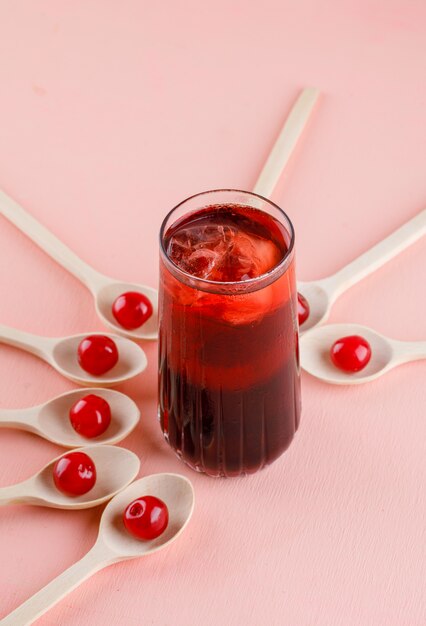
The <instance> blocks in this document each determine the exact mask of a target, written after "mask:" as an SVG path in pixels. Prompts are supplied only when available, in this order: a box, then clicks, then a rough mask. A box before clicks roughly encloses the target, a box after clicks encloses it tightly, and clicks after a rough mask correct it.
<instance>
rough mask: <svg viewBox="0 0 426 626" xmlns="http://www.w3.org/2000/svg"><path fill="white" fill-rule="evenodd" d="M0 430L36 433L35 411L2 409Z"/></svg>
mask: <svg viewBox="0 0 426 626" xmlns="http://www.w3.org/2000/svg"><path fill="white" fill-rule="evenodd" d="M0 428H16V429H18V430H29V431H31V432H36V431H37V429H36V423H35V418H34V411H33V409H0Z"/></svg>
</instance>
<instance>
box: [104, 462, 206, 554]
mask: <svg viewBox="0 0 426 626" xmlns="http://www.w3.org/2000/svg"><path fill="white" fill-rule="evenodd" d="M147 495H152V496H156V497H157V498H160V500H163V502H165V504H166V505H167V508H168V511H169V523H168V526H167V528H166V530H165V531H164V532H163V533H162V534H161V535H160V536H159V537H157V538H156V539H152V540H150V541H140V540H138V539H135V538H134V537H133V536H132V535H130V534H129V533H128V532H127V531H126V529H125V527H124V524H123V520H122V517H123V511H124V510H125V508H126V507H127V505H128V504H130V502H132V501H133V500H135V499H136V498H139V497H141V496H147ZM193 509H194V490H193V487H192V485H191V483H190V481H189V480H188V479H187V478H185V477H184V476H180V475H179V474H153V475H151V476H145V477H144V478H141V479H140V480H137V481H136V482H134V483H132V484H131V485H129V486H128V487H126V489H124V490H123V491H121V492H120V493H119V494H117V495H116V496H115V497H114V499H113V500H111V502H109V504H108V505H107V507H106V508H105V511H104V513H103V515H102V519H101V524H100V530H99V537H100V538H102V540H103V542H104V543H105V544H106V545H107V546H108V547H109V548H110V549H111V550H112V551H113V552H115V553H117V554H119V555H120V560H121V559H122V558H127V559H129V558H135V557H138V556H144V555H147V554H151V553H152V552H156V551H157V550H160V549H161V548H164V547H165V546H166V545H168V544H169V543H171V542H172V541H174V540H175V539H176V538H177V537H178V536H179V535H180V534H181V532H182V531H183V530H184V528H185V526H186V525H187V523H188V522H189V519H190V517H191V515H192V512H193Z"/></svg>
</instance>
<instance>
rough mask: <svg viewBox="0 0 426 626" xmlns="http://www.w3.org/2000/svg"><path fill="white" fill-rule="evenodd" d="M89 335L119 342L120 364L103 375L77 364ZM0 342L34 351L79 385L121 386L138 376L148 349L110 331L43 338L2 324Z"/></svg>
mask: <svg viewBox="0 0 426 626" xmlns="http://www.w3.org/2000/svg"><path fill="white" fill-rule="evenodd" d="M88 335H105V336H107V337H109V338H110V339H112V340H113V341H114V342H115V344H116V345H117V349H118V353H119V359H118V363H117V364H116V365H115V366H114V367H113V368H112V369H111V370H110V371H109V372H106V373H105V374H102V375H100V376H93V375H92V374H89V373H87V372H86V371H85V370H83V369H82V368H81V367H80V365H79V363H78V359H77V349H78V345H79V343H80V342H81V341H82V339H84V338H85V337H87V336H88ZM0 343H6V344H8V345H10V346H14V347H15V348H20V349H21V350H26V351H27V352H31V354H34V355H35V356H38V357H39V358H40V359H43V360H44V361H46V363H49V365H51V366H52V367H53V368H55V369H56V371H58V372H59V373H60V374H62V376H65V377H66V378H69V379H70V380H72V381H73V382H75V383H77V384H78V385H85V386H93V385H94V384H96V385H97V386H99V387H109V386H111V385H118V384H120V383H122V382H124V381H126V380H129V379H130V378H133V377H134V376H137V374H140V373H141V372H142V371H143V370H144V369H145V368H146V366H147V359H146V356H145V352H144V351H143V350H142V348H141V347H140V346H138V345H137V344H136V343H134V342H133V341H130V340H129V339H125V338H124V337H119V336H118V335H110V334H108V333H84V334H81V335H72V336H70V337H59V338H58V337H41V336H40V335H33V334H30V333H25V332H23V331H21V330H17V329H16V328H10V327H9V326H3V325H1V324H0Z"/></svg>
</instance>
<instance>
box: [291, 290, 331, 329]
mask: <svg viewBox="0 0 426 626" xmlns="http://www.w3.org/2000/svg"><path fill="white" fill-rule="evenodd" d="M297 290H298V292H299V293H300V294H301V295H302V296H303V297H304V298H305V299H306V300H307V302H308V304H309V316H308V318H307V319H306V320H305V321H304V322H303V324H302V325H301V326H300V332H301V333H304V332H306V331H307V330H310V329H311V328H313V327H314V326H318V325H319V324H321V323H322V322H323V321H325V320H326V319H327V317H328V315H329V313H330V309H331V305H332V301H331V298H330V295H329V293H328V291H327V290H326V289H325V287H323V286H322V284H321V281H317V282H299V281H298V283H297Z"/></svg>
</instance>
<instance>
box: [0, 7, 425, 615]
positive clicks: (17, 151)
mask: <svg viewBox="0 0 426 626" xmlns="http://www.w3.org/2000/svg"><path fill="white" fill-rule="evenodd" d="M425 66H426V5H425V3H424V2H422V1H419V2H404V1H403V0H399V1H397V0H392V1H388V2H381V1H379V0H375V1H373V2H366V1H365V2H360V1H359V0H353V1H346V2H338V1H337V0H336V1H331V0H329V1H325V2H321V3H319V2H315V1H314V0H302V1H299V2H291V1H290V0H285V1H283V0H275V1H274V0H262V1H260V0H259V1H253V2H247V0H244V1H242V0H238V1H235V2H225V0H216V1H215V2H199V1H195V0H191V1H186V2H185V1H182V2H168V3H167V2H166V3H155V2H149V3H148V2H140V1H137V0H134V1H131V0H121V2H105V1H104V2H102V1H101V0H89V1H84V2H83V1H82V0H75V1H74V2H65V1H59V2H58V1H53V0H34V1H33V2H26V1H25V0H3V2H2V3H1V4H0V120H1V124H0V187H1V188H4V189H5V190H6V191H8V192H9V193H10V194H11V195H13V196H14V197H15V198H16V199H17V200H19V201H20V202H21V203H22V204H23V205H24V206H25V207H27V208H28V210H30V211H31V212H32V213H33V214H34V215H35V216H36V217H37V218H38V219H39V220H40V221H41V222H43V223H44V224H46V225H47V226H48V227H49V228H51V229H52V230H53V232H55V233H56V234H57V235H59V237H61V238H62V239H63V240H64V241H65V242H66V243H68V244H69V245H70V246H71V247H72V248H73V249H74V250H75V251H76V252H77V253H79V254H80V255H81V256H82V257H83V258H84V259H86V260H87V261H88V262H90V263H92V264H93V265H94V266H95V267H97V268H98V269H99V270H101V271H103V272H105V273H107V274H111V275H113V276H117V277H121V278H124V279H128V280H134V281H140V282H146V283H148V284H150V285H154V286H155V285H156V283H157V278H158V270H157V256H158V249H157V232H158V229H159V225H160V223H161V220H162V218H163V216H164V215H165V213H166V212H167V211H168V210H169V209H170V208H171V207H172V206H173V205H174V204H175V203H177V202H178V201H180V200H181V199H183V198H184V197H186V196H188V195H190V194H191V193H195V192H197V191H201V190H205V189H209V188H216V187H227V186H234V187H239V188H248V189H250V187H251V186H252V185H253V184H254V182H255V179H256V176H257V174H258V172H259V170H260V167H261V165H262V164H263V161H264V159H265V158H266V155H267V153H268V150H269V149H270V147H271V145H272V143H273V141H274V139H275V137H276V134H277V132H278V130H279V128H280V126H281V124H282V121H283V119H284V117H285V115H286V113H287V112H288V110H289V108H290V106H291V104H292V102H293V101H294V99H295V97H296V96H297V94H298V91H299V90H300V89H301V88H302V87H303V86H306V85H315V86H318V87H319V88H320V89H321V90H322V92H323V97H322V101H321V105H320V106H319V108H318V110H317V112H316V115H315V118H314V119H313V121H312V123H311V125H310V128H309V130H308V132H307V133H306V134H305V136H304V138H303V141H302V142H301V144H300V145H299V147H298V149H297V152H296V154H295V155H294V157H293V159H292V161H291V163H290V164H289V167H288V169H287V171H286V173H285V175H284V177H283V180H282V182H281V184H280V186H279V188H278V189H277V190H276V193H275V194H274V199H275V200H276V201H277V202H279V203H280V204H281V205H282V206H283V207H284V208H285V209H286V210H287V211H288V213H289V214H290V216H291V217H292V219H293V221H294V224H295V227H296V231H297V264H298V275H299V278H301V279H313V278H319V277H322V276H325V275H326V274H327V273H330V272H333V271H335V270H337V269H338V268H339V267H340V266H341V265H342V264H344V263H345V262H348V261H350V260H351V259H352V258H353V257H354V256H355V255H357V254H359V253H361V252H362V251H363V250H365V249H366V247H368V246H369V245H371V244H373V243H374V242H375V241H377V240H378V239H379V238H381V237H383V236H385V235H386V234H388V233H389V232H390V231H391V230H393V229H394V228H396V227H397V226H398V225H399V224H401V223H402V222H403V221H405V220H406V219H408V218H410V217H411V216H413V215H414V214H415V213H416V212H417V211H419V210H420V209H421V208H423V207H424V202H425V200H426V195H425V194H426V185H425V160H426V141H425V138H426V137H425V136H426V133H425V110H426V81H425V70H426V67H425ZM425 267H426V241H420V242H418V243H417V244H416V245H414V246H413V247H412V248H411V249H410V250H409V251H406V252H405V253H404V254H402V255H401V256H400V257H399V258H397V259H396V260H394V261H392V262H391V263H389V264H388V265H387V266H386V267H384V268H383V269H381V270H380V271H379V272H377V273H376V274H375V275H374V276H372V277H370V278H368V279H366V280H365V281H364V282H363V283H362V284H360V285H358V286H356V287H354V288H353V289H352V290H351V291H350V292H348V293H347V294H346V295H345V296H343V297H342V298H341V300H339V302H338V303H337V304H336V306H335V308H334V310H333V315H332V318H331V321H353V322H359V323H364V324H367V325H370V326H372V327H374V328H376V329H377V330H379V331H381V332H383V333H385V334H389V335H390V336H394V337H396V338H400V339H412V340H415V339H425V338H426V317H425V314H424V310H425V305H426V295H425V278H426V277H425ZM0 268H1V271H0V294H1V298H0V322H1V323H5V324H10V325H15V326H17V327H21V328H23V329H26V330H28V331H33V332H39V333H45V334H48V335H61V334H71V333H77V332H84V331H89V330H101V329H102V325H101V324H100V322H99V321H98V319H97V317H96V315H95V312H94V309H93V306H92V300H91V296H90V294H89V293H88V292H87V291H86V290H85V289H84V288H83V287H82V286H81V285H80V284H79V283H78V282H77V281H76V280H75V279H74V278H72V277H71V276H69V275H68V274H67V273H66V272H65V271H63V270H62V269H61V268H60V267H59V266H57V265H56V264H55V263H54V262H52V261H51V260H50V259H49V258H48V257H47V256H45V255H44V254H43V253H42V252H41V251H40V250H39V249H38V248H36V246H34V245H33V244H32V243H31V242H29V240H27V239H26V238H25V237H24V236H23V235H22V234H20V233H19V232H18V231H17V230H16V229H15V228H14V227H13V226H11V225H10V224H9V223H8V222H6V221H5V220H4V219H3V218H0ZM146 350H147V353H148V357H149V362H150V363H149V368H148V371H147V372H146V373H144V374H142V375H141V376H139V377H138V378H137V379H135V380H133V381H132V382H130V383H128V384H125V385H123V387H122V390H123V391H125V392H127V393H129V394H130V395H132V396H133V397H134V398H135V399H136V401H137V402H138V404H139V406H140V408H141V411H142V420H141V423H140V425H139V426H138V428H137V429H136V431H135V432H134V433H133V434H132V435H131V436H130V437H128V438H127V439H126V440H125V441H124V445H125V446H126V447H128V448H129V449H131V450H133V451H135V452H136V453H137V454H139V455H140V457H141V460H142V466H141V474H142V475H143V474H147V473H152V472H157V471H163V470H165V471H174V472H181V473H182V474H185V475H186V476H188V477H190V478H191V479H192V481H193V483H194V486H195V490H196V498H197V502H196V510H195V513H194V517H193V520H192V522H191V524H190V526H189V527H188V529H187V532H186V533H185V534H184V535H183V536H182V537H181V538H180V540H179V541H178V542H176V544H175V545H174V546H173V547H171V548H170V549H169V550H167V551H165V552H163V553H161V554H158V555H154V556H151V557H149V558H147V559H145V560H140V561H135V562H130V563H123V564H119V565H116V566H114V567H111V568H109V569H106V570H104V571H102V572H100V573H99V574H97V575H96V576H95V577H93V578H92V579H91V580H89V581H88V582H86V583H85V584H84V585H83V586H82V587H80V588H78V589H77V590H75V591H74V592H73V593H72V594H70V595H69V596H68V597H67V598H66V599H65V600H64V601H62V602H61V603H60V604H59V605H57V606H56V607H55V608H54V609H52V610H51V611H50V612H49V613H47V614H46V615H45V616H44V617H43V618H41V619H40V620H39V622H38V623H40V624H41V625H42V624H43V625H48V624H51V625H55V626H57V625H59V624H60V625H61V626H65V625H66V626H76V625H79V626H86V625H90V626H96V625H104V624H108V625H114V624H118V623H120V624H126V625H129V626H133V625H135V626H137V625H139V624H156V625H157V624H158V625H160V624H161V625H163V624H164V625H171V624H173V625H174V626H184V625H185V626H186V625H193V624H194V625H195V624H199V623H203V624H205V625H211V626H213V625H217V624H221V625H222V624H223V625H226V626H228V625H231V626H234V625H235V626H240V625H243V624H248V625H250V626H251V625H253V626H258V625H259V626H260V625H263V624H268V625H269V626H272V625H274V626H275V625H280V626H281V625H291V626H293V625H296V626H308V625H320V626H322V625H323V626H334V625H344V626H352V625H354V626H355V625H357V626H358V625H362V626H369V625H374V626H376V625H386V626H390V625H398V626H402V625H407V626H420V625H424V624H425V623H426V489H425V486H426V463H425V458H426V419H425V398H426V385H425V375H426V364H425V363H415V364H410V365H406V366H404V367H401V368H399V369H398V370H395V371H393V372H392V373H390V374H388V375H387V376H386V377H384V378H382V379H380V380H378V381H377V382H374V383H372V384H369V385H365V386H360V387H357V388H336V387H332V386H327V385H325V384H323V383H320V382H318V381H317V380H314V379H313V378H310V377H309V376H308V375H303V381H302V382H303V405H304V409H303V419H302V423H301V427H300V431H299V433H298V435H297V437H296V440H295V442H294V443H293V445H292V446H291V448H290V450H289V451H288V452H287V453H286V454H285V455H284V456H283V457H282V458H281V459H280V460H279V461H278V462H276V463H275V464H274V465H273V466H271V467H270V468H269V469H267V470H265V471H263V472H261V473H259V474H258V475H257V476H254V477H251V478H248V479H238V480H228V481H223V480H214V479H208V478H205V477H203V476H201V475H197V474H195V473H193V472H192V471H191V470H189V469H187V468H186V467H185V466H184V465H183V464H181V463H180V462H179V461H178V460H177V459H176V458H175V457H174V455H173V454H172V453H171V452H170V451H169V449H168V447H167V445H166V444H165V443H164V441H163V439H162V435H161V433H160V429H159V426H158V423H157V420H156V393H157V392H156V344H155V343H154V344H149V345H147V346H146ZM71 388H73V386H72V384H71V383H69V382H67V381H66V380H64V379H62V378H61V377H60V376H59V375H58V374H56V373H55V372H54V371H53V370H51V369H50V368H49V367H48V366H47V365H45V364H43V363H42V362H41V361H38V360H37V359H36V358H34V357H31V356H29V355H27V354H24V353H21V352H19V351H17V350H15V349H12V348H8V347H4V346H1V347H0V397H1V401H0V404H1V406H2V407H22V406H27V405H32V404H35V403H38V402H42V401H44V400H47V399H49V398H51V397H52V396H54V395H55V394H58V393H61V392H63V391H66V390H68V389H71ZM59 453H61V449H60V448H58V447H56V446H55V445H52V444H50V443H47V442H45V441H43V440H41V439H38V438H36V437H34V436H31V435H29V434H25V433H19V432H13V431H10V430H2V431H1V432H0V485H8V484H11V483H13V482H16V481H19V480H22V479H24V478H26V477H28V476H29V475H31V474H32V473H33V472H35V471H36V470H37V469H38V468H40V467H41V466H42V465H44V464H45V463H46V462H48V461H49V460H50V459H51V458H52V457H54V456H56V455H57V454H59ZM100 514H101V510H100V509H94V510H88V511H82V512H72V513H69V512H63V511H57V510H47V509H41V508H36V507H24V506H9V507H5V508H2V509H1V510H0V554H1V558H0V616H3V615H5V614H6V613H8V612H9V611H11V610H12V609H13V608H15V607H16V606H17V605H18V604H20V603H21V602H23V601H24V600H25V599H26V598H27V597H29V596H30V595H32V594H33V593H35V592H36V591H37V590H38V589H40V588H41V587H42V586H43V585H45V584H46V583H47V582H48V581H50V580H51V579H52V578H53V577H55V576H56V575H57V574H59V573H60V572H62V571H63V570H64V569H65V568H66V567H68V566H69V565H71V564H72V563H73V562H74V561H76V560H77V559H78V558H80V557H81V556H82V555H83V554H84V553H85V551H86V550H87V549H88V548H89V547H90V546H91V545H92V543H93V542H94V540H95V536H96V529H97V525H98V521H99V517H100Z"/></svg>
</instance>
